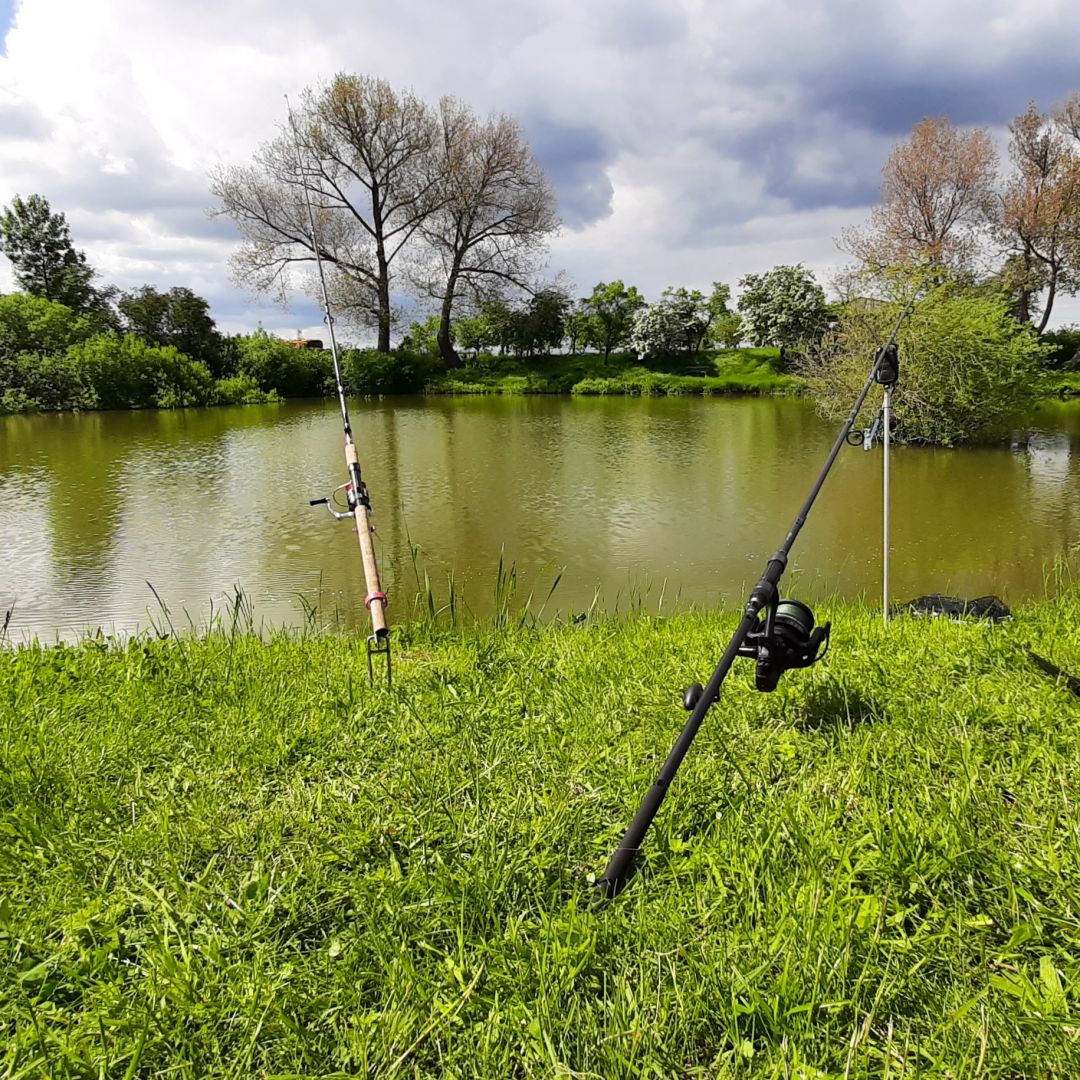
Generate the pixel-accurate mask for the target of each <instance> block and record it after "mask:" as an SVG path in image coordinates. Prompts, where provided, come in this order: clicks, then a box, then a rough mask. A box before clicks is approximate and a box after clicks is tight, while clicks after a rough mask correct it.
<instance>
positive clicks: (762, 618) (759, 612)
mask: <svg viewBox="0 0 1080 1080" xmlns="http://www.w3.org/2000/svg"><path fill="white" fill-rule="evenodd" d="M918 292H919V290H918V289H915V290H913V291H912V294H911V297H910V299H909V300H908V302H907V304H905V306H904V309H903V310H902V311H901V312H900V317H899V318H898V319H897V320H896V325H895V326H894V327H893V330H892V333H891V334H890V335H889V339H888V341H887V342H886V343H885V345H883V346H882V347H881V348H879V349H878V350H877V351H876V352H875V354H874V362H873V365H872V367H871V369H870V375H869V377H868V378H867V380H866V384H865V385H864V386H863V388H862V390H861V391H860V392H859V396H858V398H857V399H856V401H855V404H854V406H853V407H852V410H851V412H850V413H849V414H848V417H847V419H846V420H845V421H844V424H843V427H841V429H840V434H839V435H838V436H837V439H836V442H835V443H834V444H833V447H832V450H830V451H829V456H828V458H827V459H826V461H825V465H824V467H823V468H822V470H821V472H820V473H819V474H818V478H817V480H816V481H815V482H814V486H813V487H812V488H811V489H810V494H809V495H808V496H807V499H806V501H805V502H804V503H803V506H802V509H801V510H800V511H799V513H798V515H797V516H796V518H795V521H794V522H793V523H792V526H791V528H790V529H789V530H788V534H787V537H786V538H785V539H784V542H783V544H782V545H781V546H780V548H779V550H778V551H777V552H776V554H775V555H773V557H772V558H771V559H770V560H769V561H768V564H767V565H766V567H765V572H764V574H762V576H761V580H760V581H758V583H757V585H755V586H754V588H753V590H752V591H751V593H750V597H749V599H748V600H747V602H746V607H745V609H744V611H743V617H742V620H741V621H740V623H739V625H738V627H737V628H736V630H735V633H734V634H733V635H732V637H731V640H730V641H729V642H728V645H727V648H726V649H725V650H724V653H723V656H721V658H720V662H719V663H718V664H717V666H716V670H715V671H714V672H713V674H712V678H710V679H709V682H708V684H707V685H706V686H704V687H703V686H702V685H701V684H700V683H694V685H693V686H691V687H690V688H689V689H687V690H686V692H685V693H684V694H683V707H684V708H686V709H688V710H689V711H690V718H689V719H688V720H687V721H686V725H685V726H684V727H683V730H682V732H681V733H680V735H679V737H678V739H676V741H675V745H674V746H673V747H672V748H671V751H670V752H669V753H668V756H667V760H666V761H665V762H664V765H663V767H662V768H661V770H660V774H659V776H658V777H657V778H656V781H655V782H654V783H653V786H652V787H651V788H650V789H649V790H648V792H646V794H645V798H644V799H643V800H642V802H641V805H640V807H639V808H638V812H637V813H636V814H635V815H634V819H633V821H631V822H630V826H629V828H628V829H627V830H626V832H625V833H624V835H623V838H622V840H621V841H620V842H619V846H618V848H616V850H615V853H614V854H613V855H612V856H611V859H610V860H609V862H608V864H607V867H606V868H605V869H604V873H603V875H602V876H601V877H600V879H599V880H598V881H597V883H596V891H597V893H598V895H599V896H600V897H601V898H604V899H611V898H613V897H615V896H618V895H619V893H620V892H622V890H623V889H624V888H625V887H626V885H627V883H628V882H629V880H630V878H631V877H632V875H633V872H634V864H635V860H636V858H637V854H638V851H639V850H640V849H641V845H642V842H643V841H644V839H645V835H646V833H647V832H648V831H649V826H650V825H651V824H652V821H653V818H655V817H656V814H657V811H658V810H659V809H660V806H661V805H662V803H663V801H664V799H665V797H666V796H667V793H668V789H669V788H670V787H671V783H672V781H673V780H674V779H675V776H676V774H677V773H678V771H679V766H680V765H681V764H682V761H683V758H684V757H685V756H686V753H687V751H688V750H689V749H690V745H691V743H693V741H694V737H695V736H696V735H697V733H698V729H699V728H700V727H701V725H702V722H703V721H704V719H705V716H706V714H707V713H708V711H709V709H710V708H712V706H713V704H714V703H715V702H716V701H717V700H718V699H719V697H720V687H721V686H722V685H723V682H724V679H726V678H727V674H728V672H729V671H730V670H731V666H732V664H734V662H735V660H736V658H737V657H740V656H741V657H746V658H748V659H752V660H754V661H756V669H755V680H754V681H755V686H756V687H757V689H758V690H761V691H763V692H765V693H769V692H771V691H772V690H775V689H776V686H777V684H778V683H779V681H780V678H781V676H782V675H783V674H784V672H785V671H790V670H792V669H794V668H804V667H809V666H810V665H811V664H816V663H817V662H818V661H819V660H820V659H821V658H822V657H823V656H824V655H825V653H826V651H827V650H828V647H829V635H830V632H831V630H832V624H831V623H828V622H827V623H825V624H824V626H815V619H814V613H813V611H812V610H811V609H810V607H809V606H808V605H807V604H804V603H802V602H800V601H798V600H790V599H781V597H780V589H779V584H780V579H781V578H782V577H783V574H784V571H785V570H786V569H787V562H788V555H789V553H790V551H791V548H792V546H793V545H794V543H795V540H796V538H797V537H798V535H799V533H800V532H801V531H802V527H803V525H805V524H806V518H807V516H808V515H809V513H810V510H811V509H812V508H813V505H814V502H815V500H816V499H817V497H818V493H819V492H820V491H821V488H822V486H823V485H824V483H825V480H826V479H827V477H828V475H829V472H830V471H831V469H832V467H833V464H834V462H835V461H836V458H837V457H838V455H839V454H840V451H841V449H843V447H844V446H845V445H846V444H847V440H848V435H849V434H850V433H851V430H852V428H853V427H854V425H855V420H856V419H857V418H858V416H859V413H860V411H861V410H862V407H863V405H864V403H865V402H866V398H867V397H868V395H869V394H870V391H871V389H872V388H873V386H874V385H875V383H878V384H881V385H884V386H885V387H886V389H890V388H891V386H892V385H893V384H894V383H895V382H896V380H897V378H898V377H899V353H898V350H897V345H896V338H897V335H898V334H899V332H900V327H901V326H902V325H903V322H904V320H905V319H906V318H907V317H908V315H909V314H910V313H911V310H912V308H913V307H914V305H915V298H916V296H917V295H918Z"/></svg>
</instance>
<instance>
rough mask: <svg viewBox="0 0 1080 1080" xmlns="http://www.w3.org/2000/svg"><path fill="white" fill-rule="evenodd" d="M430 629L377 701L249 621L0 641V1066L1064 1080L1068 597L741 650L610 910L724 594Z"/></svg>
mask: <svg viewBox="0 0 1080 1080" xmlns="http://www.w3.org/2000/svg"><path fill="white" fill-rule="evenodd" d="M510 584H512V583H511V582H509V580H507V582H504V587H506V592H507V593H509V592H510V591H512V590H511V589H510V588H509V585H510ZM238 607H239V605H238ZM436 616H437V611H436V610H435V609H433V610H432V612H431V617H430V618H428V619H421V620H419V621H418V622H417V623H415V624H413V625H412V626H409V627H405V628H403V629H401V630H399V631H397V632H396V641H397V646H396V647H397V654H396V661H395V681H394V686H393V689H386V688H384V687H381V686H379V687H375V688H370V687H369V686H368V685H367V679H366V665H365V660H364V655H363V641H362V639H360V638H354V637H347V636H340V635H324V634H320V633H317V632H306V633H294V634H291V635H288V634H279V635H277V636H274V637H272V638H271V639H270V640H261V639H260V638H259V637H258V636H257V635H256V634H254V633H252V632H250V628H246V627H245V625H244V619H243V618H242V617H241V618H239V619H238V618H236V617H234V618H233V620H232V621H231V622H229V621H228V620H226V623H227V625H223V626H219V627H218V628H217V629H216V630H214V631H212V632H210V633H207V634H204V635H202V636H198V637H196V636H181V637H175V636H174V635H172V634H171V633H169V632H168V630H167V629H166V630H165V631H164V632H163V633H162V634H147V635H144V636H141V637H139V638H136V639H132V640H128V641H112V640H109V639H106V638H102V637H100V636H99V637H92V638H88V639H87V640H84V641H82V642H81V643H80V644H77V645H74V646H65V645H52V646H42V645H37V644H32V645H25V646H19V647H10V646H9V647H7V648H4V649H0V1068H3V1069H4V1075H5V1076H7V1077H11V1078H16V1077H19V1078H21V1077H41V1076H55V1077H87V1078H89V1077H123V1078H128V1080H130V1078H133V1077H151V1076H154V1077H157V1076H161V1077H165V1076H169V1077H207V1076H215V1077H218V1076H220V1077H249V1076H276V1077H281V1078H284V1077H301V1076H304V1077H307V1076H357V1075H359V1076H372V1077H375V1076H378V1077H394V1076H413V1077H419V1076H425V1077H426V1076H447V1077H460V1078H466V1077H468V1078H473V1077H500V1078H502V1077H511V1076H564V1077H596V1078H604V1080H608V1078H616V1077H627V1078H629V1077H634V1078H637V1077H645V1076H654V1077H672V1076H694V1077H728V1076H731V1077H735V1076H740V1077H741V1076H747V1077H749V1076H753V1077H777V1078H779V1077H806V1078H809V1077H815V1078H824V1077H837V1078H840V1077H844V1078H847V1077H864V1076H866V1077H869V1076H873V1077H890V1078H896V1077H905V1076H909V1077H913V1076H920V1077H921V1076H941V1077H945V1076H948V1077H953V1078H960V1077H975V1076H986V1077H1022V1076H1025V1077H1026V1076H1031V1077H1034V1076H1039V1077H1048V1076H1055V1077H1069V1076H1077V1075H1080V924H1078V918H1080V810H1078V799H1080V760H1078V742H1080V701H1078V700H1077V699H1076V698H1075V697H1074V696H1072V695H1070V694H1069V693H1068V692H1067V691H1066V690H1065V689H1064V687H1063V685H1062V684H1056V683H1055V682H1054V681H1053V680H1052V679H1050V678H1048V677H1047V676H1046V675H1044V674H1043V673H1042V672H1040V671H1039V670H1038V669H1037V668H1036V667H1035V666H1034V665H1032V664H1031V663H1030V662H1029V661H1028V660H1027V658H1026V652H1025V650H1026V648H1027V647H1028V646H1029V645H1030V646H1031V647H1033V648H1034V649H1035V650H1036V651H1038V652H1040V653H1042V654H1043V655H1045V656H1047V657H1049V658H1050V659H1051V660H1052V661H1053V662H1055V663H1056V664H1058V665H1059V666H1061V667H1062V668H1065V669H1067V670H1071V671H1073V672H1074V673H1080V590H1077V589H1076V588H1075V587H1073V588H1071V589H1070V588H1066V589H1065V590H1064V591H1063V592H1062V594H1061V595H1060V596H1059V597H1058V598H1057V599H1054V600H1050V601H1047V602H1045V603H1042V604H1037V605H1033V606H1031V607H1027V608H1025V609H1022V610H1021V611H1020V612H1019V613H1018V615H1017V618H1016V619H1015V621H1014V622H1013V623H1011V624H1007V625H1000V626H991V625H983V624H958V623H954V622H947V621H944V620H933V619H931V620H918V619H912V618H901V619H898V620H896V621H895V622H894V623H893V624H892V625H890V626H889V627H888V628H887V629H885V628H883V627H882V625H881V622H880V618H879V617H876V616H874V615H873V614H872V613H870V612H868V611H866V610H865V609H862V608H859V607H857V606H843V605H834V606H833V609H832V610H822V611H819V617H821V618H826V617H831V618H832V619H833V620H834V626H835V630H834V639H833V647H832V650H831V652H830V655H829V656H828V658H827V659H826V660H825V661H824V662H823V663H822V664H820V665H818V666H816V667H815V668H813V669H811V670H809V671H806V672H797V673H791V674H789V675H787V676H786V677H785V680H784V682H783V683H782V685H781V688H780V689H779V690H778V691H777V692H776V693H774V694H771V695H766V694H758V693H756V692H755V691H754V690H753V687H752V678H753V675H752V669H751V667H750V665H742V664H740V665H737V667H736V669H735V671H734V673H733V675H732V677H731V678H730V679H729V681H728V683H727V684H726V686H725V690H724V693H723V697H722V700H721V702H720V704H719V705H718V707H716V708H715V709H714V710H713V712H712V713H710V716H709V718H708V720H707V722H706V724H705V725H704V727H703V729H702V731H701V733H700V735H699V737H698V740H697V742H696V743H695V745H694V747H693V749H692V751H691V753H690V755H689V757H688V758H687V760H686V763H685V765H684V767H683V770H682V772H681V773H680V775H679V778H678V781H677V783H676V784H675V785H674V787H673V789H672V791H671V794H670V797H669V798H668V800H667V802H666V804H665V806H664V807H663V809H662V811H661V813H660V814H659V816H658V818H657V820H656V823H655V825H654V827H653V830H652V832H651V834H650V836H649V838H648V841H647V854H646V857H645V858H644V859H643V872H642V873H641V874H640V875H639V877H638V878H637V879H636V880H635V881H634V882H633V883H632V885H631V886H630V887H629V888H628V890H627V891H626V892H625V893H624V894H623V895H622V896H621V897H620V898H619V899H618V900H616V901H614V902H612V903H609V904H606V905H603V906H593V905H592V904H591V902H590V898H591V888H590V885H591V881H592V879H593V877H594V875H595V874H597V873H599V872H600V870H601V869H602V867H603V865H604V863H605V862H606V859H607V857H608V856H609V855H610V853H611V850H612V848H613V846H614V845H615V844H616V843H617V841H618V838H619V837H620V835H621V833H622V831H623V829H624V828H625V826H626V825H627V823H628V822H629V819H630V817H631V815H632V814H633V812H634V811H635V809H636V808H637V805H638V802H639V801H640V799H641V796H642V795H643V794H644V792H645V790H646V789H647V787H648V786H649V784H650V783H651V782H652V780H653V779H654V777H655V774H656V772H657V770H658V769H659V766H660V764H661V762H662V760H663V757H664V755H665V754H666V753H667V750H668V748H669V747H670V745H671V743H672V741H673V739H674V738H675V735H676V734H677V732H678V730H679V728H680V727H681V725H682V723H683V721H684V714H683V713H682V712H681V711H680V710H679V708H678V707H677V704H676V702H677V700H678V696H679V691H680V688H681V687H683V686H685V685H687V684H688V683H690V682H692V681H695V680H697V679H701V678H703V676H706V675H708V673H709V672H710V671H711V670H712V667H713V665H714V664H715V662H716V660H717V659H718V657H719V654H720V651H721V650H722V647H723V645H724V643H725V641H726V639H727V636H728V635H729V634H730V632H731V631H732V629H733V628H734V625H735V622H736V619H737V615H735V614H718V613H708V614H706V613H700V612H699V613H694V612H691V613H688V614H681V615H677V616H674V617H671V618H659V617H657V616H652V615H646V614H640V615H638V616H636V617H631V618H626V619H621V620H612V619H605V618H602V617H599V616H597V615H596V613H595V612H594V613H592V614H588V615H583V616H581V617H579V618H578V619H576V620H575V619H570V618H568V619H566V620H563V621H559V622H558V623H555V624H548V625H546V626H540V625H538V624H534V623H533V621H532V620H530V619H526V618H516V617H513V616H510V615H508V613H507V612H503V614H502V617H500V618H499V619H496V620H495V621H494V622H492V623H486V624H482V625H478V626H473V627H470V628H461V627H452V628H447V627H445V626H440V620H439V619H438V618H437V617H436Z"/></svg>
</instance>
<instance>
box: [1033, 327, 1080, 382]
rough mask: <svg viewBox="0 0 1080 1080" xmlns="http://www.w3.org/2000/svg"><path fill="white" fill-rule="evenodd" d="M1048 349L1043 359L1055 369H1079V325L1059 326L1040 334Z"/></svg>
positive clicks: (1048, 365) (1049, 366)
mask: <svg viewBox="0 0 1080 1080" xmlns="http://www.w3.org/2000/svg"><path fill="white" fill-rule="evenodd" d="M1042 339H1043V342H1044V344H1046V345H1049V346H1050V351H1049V352H1048V353H1047V354H1046V359H1045V360H1044V361H1043V362H1044V363H1045V364H1046V366H1047V367H1048V368H1053V369H1054V370H1055V371H1080V326H1061V327H1059V328H1058V329H1057V330H1048V331H1047V332H1046V333H1045V334H1043V336H1042Z"/></svg>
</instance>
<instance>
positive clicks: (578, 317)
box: [563, 299, 589, 354]
mask: <svg viewBox="0 0 1080 1080" xmlns="http://www.w3.org/2000/svg"><path fill="white" fill-rule="evenodd" d="M563 331H564V336H565V338H566V340H567V344H568V345H569V347H570V352H571V354H574V353H576V352H577V351H578V348H579V347H581V346H582V345H583V344H584V343H585V342H586V341H587V340H588V335H589V308H588V301H587V300H584V299H583V300H575V301H573V303H572V304H570V305H569V307H568V308H567V311H566V317H565V319H564V320H563Z"/></svg>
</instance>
